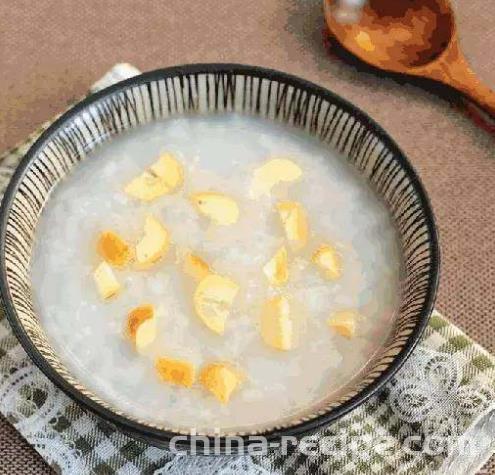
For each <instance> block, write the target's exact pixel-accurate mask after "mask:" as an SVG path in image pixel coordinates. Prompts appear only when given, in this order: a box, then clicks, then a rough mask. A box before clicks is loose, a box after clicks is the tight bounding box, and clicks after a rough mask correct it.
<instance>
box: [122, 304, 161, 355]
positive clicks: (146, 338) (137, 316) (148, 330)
mask: <svg viewBox="0 0 495 475" xmlns="http://www.w3.org/2000/svg"><path fill="white" fill-rule="evenodd" d="M127 336H128V337H129V339H130V340H131V341H132V342H133V343H134V345H135V347H136V350H137V351H141V350H143V349H144V348H146V347H147V346H148V345H150V344H151V343H153V341H154V339H155V337H156V320H155V311H154V309H153V305H141V306H140V307H136V308H134V309H133V310H131V311H130V312H129V315H127Z"/></svg>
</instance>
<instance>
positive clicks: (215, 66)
mask: <svg viewBox="0 0 495 475" xmlns="http://www.w3.org/2000/svg"><path fill="white" fill-rule="evenodd" d="M215 73H231V74H236V75H246V76H251V77H260V78H265V79H272V80H275V81H279V82H284V83H287V84H288V85H291V86H294V87H300V88H302V89H305V90H307V91H309V92H311V93H313V94H315V95H319V96H322V97H323V98H324V99H328V100H329V101H331V102H333V103H335V104H337V105H338V106H339V107H340V108H342V109H343V110H345V111H346V112H348V113H349V114H351V115H352V116H354V117H356V118H357V119H359V120H360V121H361V122H363V123H364V124H365V125H366V126H367V127H369V128H370V129H371V130H372V131H373V133H374V134H375V135H376V136H377V137H379V139H380V140H381V141H382V142H383V143H384V144H385V145H386V146H387V148H388V149H389V150H390V151H391V152H392V153H393V154H394V155H395V156H396V159H397V160H399V162H400V163H401V166H402V167H403V169H404V170H405V172H406V173H407V174H408V176H409V178H410V180H411V183H412V184H413V185H414V186H415V188H416V190H417V193H418V198H419V201H420V204H421V207H422V209H423V211H424V214H425V223H426V226H427V228H428V232H429V235H430V247H431V270H430V277H431V278H430V285H429V287H428V290H427V294H426V299H425V303H424V305H423V307H422V308H421V310H420V315H419V320H418V323H417V325H416V327H415V328H414V330H413V332H412V333H411V335H409V337H408V340H407V341H406V344H405V345H404V347H403V348H402V349H401V351H400V352H399V353H398V354H397V355H396V356H395V358H394V360H393V361H392V363H391V364H390V365H389V366H388V367H387V368H386V369H385V371H384V372H383V373H382V374H381V375H380V376H379V377H378V378H377V379H376V380H374V381H373V382H372V383H371V384H370V385H368V386H367V387H366V388H364V389H363V390H362V391H360V392H359V393H358V394H357V395H355V396H354V397H352V398H351V399H349V400H348V401H346V402H345V403H343V404H342V405H340V406H338V407H336V408H333V409H331V410H330V411H328V412H326V413H324V414H321V415H318V416H316V417H314V418H312V419H310V420H307V421H303V422H299V423H298V424H295V425H293V426H291V427H286V428H282V429H273V430H269V431H266V432H257V433H256V437H259V436H264V437H266V439H267V441H268V442H272V441H273V442H277V441H279V440H280V438H281V437H282V436H296V437H297V436H301V435H304V434H306V433H311V432H313V431H315V430H317V429H319V428H321V427H322V426H326V425H328V424H330V423H332V422H334V421H335V420H337V419H339V418H340V417H342V416H344V415H345V414H347V413H348V412H349V411H351V410H352V409H354V408H356V407H357V406H359V405H360V404H362V403H363V402H365V401H366V400H367V399H368V398H370V397H371V396H372V395H373V394H374V393H376V392H377V391H378V390H379V389H380V388H381V387H382V386H383V385H384V384H385V383H386V382H387V381H389V379H390V378H392V377H393V375H394V374H395V373H396V372H397V371H398V370H399V368H400V367H401V366H402V365H403V364H404V362H405V361H406V360H407V358H408V357H409V355H410V354H411V352H412V351H413V349H414V348H415V347H416V345H417V343H418V342H419V340H420V338H421V336H422V334H423V332H424V330H425V328H426V326H427V324H428V320H429V317H430V315H431V312H432V311H433V307H434V303H435V298H436V293H437V289H438V282H439V275H440V248H439V243H438V233H437V227H436V224H435V218H434V214H433V210H432V208H431V204H430V200H429V198H428V196H427V194H426V192H425V189H424V187H423V184H422V182H421V180H420V179H419V177H418V174H417V173H416V171H415V169H414V168H413V166H412V165H411V163H410V162H409V160H408V159H407V158H406V156H405V154H404V153H403V152H402V150H401V149H400V148H399V146H398V145H397V143H396V142H395V141H394V140H393V139H392V138H391V137H390V136H389V135H388V134H387V133H386V132H385V130H384V129H383V128H382V127H381V126H380V125H379V124H378V123H377V122H375V121H374V120H373V119H372V118H371V117H369V116H368V115H367V114H366V113H365V112H363V111H362V110H361V109H359V108H358V107H356V106H355V105H353V104H351V103H350V102H349V101H348V100H346V99H343V98H342V97H340V96H339V95H337V94H336V93H334V92H332V91H330V90H328V89H326V88H324V87H322V86H319V85H317V84H315V83H313V82H311V81H308V80H306V79H302V78H299V77H297V76H294V75H292V74H288V73H284V72H281V71H277V70H274V69H269V68H264V67H260V66H250V65H244V64H236V63H197V64H185V65H180V66H172V67H168V68H162V69H156V70H153V71H149V72H145V73H143V74H140V75H137V76H134V77H131V78H129V79H126V80H124V81H120V82H118V83H116V84H113V85H111V86H109V87H107V88H105V89H102V90H101V91H99V92H96V93H94V94H91V95H89V96H88V97H86V98H85V99H83V100H82V101H80V102H79V103H78V104H76V105H75V106H73V107H72V108H71V109H69V110H68V111H67V112H65V113H64V114H63V115H62V116H60V117H59V118H58V119H57V120H56V121H55V122H54V123H53V124H52V125H51V126H49V127H48V128H47V129H46V130H45V131H44V132H43V133H42V134H41V136H40V137H39V138H38V139H37V140H36V142H35V143H34V144H33V145H32V146H31V148H30V149H29V150H28V152H27V153H26V155H25V156H24V157H23V159H22V160H21V162H20V164H19V165H18V167H17V169H16V171H15V173H14V174H13V177H12V179H11V181H10V183H9V185H8V187H7V190H6V192H5V194H4V197H3V200H2V205H1V209H0V293H1V295H2V299H3V304H4V308H5V310H6V314H7V318H8V320H9V322H10V324H11V326H12V329H13V331H14V334H15V335H16V337H17V339H18V340H19V342H20V343H21V345H22V346H23V348H24V350H25V351H26V353H27V354H28V355H29V357H30V358H31V360H32V361H33V362H34V363H35V364H36V366H38V368H39V369H40V370H41V371H42V372H43V373H44V374H45V375H46V376H47V377H48V378H49V379H50V380H51V381H52V382H53V383H54V384H55V385H56V386H57V387H58V388H59V389H61V390H62V391H63V392H64V393H65V394H67V395H68V396H69V397H71V398H72V399H73V400H75V401H77V402H78V403H80V404H81V405H82V406H83V407H85V408H87V409H89V410H90V411H91V412H93V413H94V414H96V415H97V416H99V417H101V418H102V419H104V420H105V421H107V422H109V423H110V424H112V425H114V426H116V427H118V428H120V429H121V430H122V431H124V432H126V433H128V434H131V435H133V434H134V435H136V436H137V437H140V438H144V439H146V440H149V441H154V442H155V444H157V443H158V445H168V443H169V442H170V440H171V439H172V438H173V437H174V436H180V437H184V435H183V434H179V433H177V432H172V431H168V430H163V429H158V428H155V427H151V426H148V425H146V424H142V423H139V422H136V421H133V420H132V419H129V418H127V417H126V416H123V415H119V414H116V413H115V412H113V411H112V410H110V409H107V408H106V407H104V406H102V405H100V404H99V403H97V402H95V401H93V400H92V399H90V398H89V397H88V396H86V395H84V394H82V393H81V392H80V391H79V390H77V389H76V388H75V387H73V386H72V385H71V384H69V383H68V382H67V381H66V380H65V379H64V378H63V377H62V376H61V375H59V373H58V372H57V371H55V370H54V369H53V368H52V367H51V366H50V364H49V363H48V362H47V361H46V359H45V358H44V357H43V355H42V354H41V352H40V351H39V350H38V349H37V348H36V346H35V345H34V344H33V343H32V341H31V339H30V338H29V336H28V335H27V333H26V331H25V329H24V327H23V326H22V324H21V322H20V320H19V318H18V316H17V313H16V311H15V308H14V305H13V302H12V298H11V295H10V291H9V287H8V283H7V274H6V265H5V258H4V256H5V247H6V242H5V235H6V225H7V220H8V216H9V211H10V208H11V205H12V202H13V200H14V197H15V194H16V192H17V189H18V187H19V185H20V182H21V181H22V179H23V177H24V175H25V173H26V171H27V169H28V167H29V165H30V164H31V162H32V160H33V159H34V158H35V157H36V155H37V153H38V151H39V150H40V149H42V147H43V146H44V145H45V143H46V142H47V141H48V140H49V139H50V138H51V137H52V136H53V135H54V134H56V133H57V132H58V131H59V130H60V129H61V128H63V127H64V125H65V124H66V123H68V122H70V121H71V120H72V119H74V118H75V117H76V116H77V115H78V114H79V113H80V112H81V111H82V110H83V109H85V108H86V107H88V106H91V105H92V104H94V103H95V102H98V101H99V100H100V99H102V98H104V97H106V96H109V95H111V94H113V93H115V92H119V91H123V90H125V89H126V88H128V87H132V86H139V85H142V84H145V83H147V82H152V81H156V80H160V79H166V78H171V77H177V76H185V75H191V74H215ZM244 432H246V434H245V435H242V436H240V437H241V438H242V439H243V442H244V446H245V447H247V446H249V437H250V435H251V434H250V433H249V430H248V429H247V430H246V431H244ZM253 434H254V433H253ZM186 437H187V439H186V441H185V442H184V446H186V447H187V446H188V445H189V443H190V442H191V438H192V436H186ZM227 439H228V436H219V437H213V436H210V437H209V441H210V444H211V445H210V447H211V446H213V444H216V446H220V447H225V446H226V441H227ZM182 440H183V439H182ZM255 440H256V443H258V444H259V439H257V438H256V439H255Z"/></svg>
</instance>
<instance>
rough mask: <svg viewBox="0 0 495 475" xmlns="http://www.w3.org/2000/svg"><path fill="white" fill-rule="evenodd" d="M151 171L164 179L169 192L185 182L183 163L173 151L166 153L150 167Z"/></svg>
mask: <svg viewBox="0 0 495 475" xmlns="http://www.w3.org/2000/svg"><path fill="white" fill-rule="evenodd" d="M150 170H151V173H152V174H154V175H156V176H157V177H159V178H161V179H163V181H164V182H165V183H166V185H167V186H168V188H169V190H168V192H169V193H170V192H172V191H175V190H177V189H178V188H179V187H180V186H182V183H183V182H184V170H183V168H182V165H181V164H180V163H179V162H178V161H177V159H176V158H175V157H174V156H173V155H172V154H171V153H164V154H163V155H161V156H160V158H159V159H158V161H157V162H155V163H154V164H153V165H151V167H150Z"/></svg>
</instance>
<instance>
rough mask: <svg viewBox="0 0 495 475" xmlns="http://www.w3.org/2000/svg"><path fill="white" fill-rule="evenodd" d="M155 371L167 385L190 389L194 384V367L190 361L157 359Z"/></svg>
mask: <svg viewBox="0 0 495 475" xmlns="http://www.w3.org/2000/svg"><path fill="white" fill-rule="evenodd" d="M155 369H156V372H157V373H158V377H159V378H160V379H161V380H162V381H165V382H167V383H171V384H175V385H177V386H185V387H186V388H190V387H191V386H192V385H193V383H194V377H195V370H194V366H193V365H192V364H191V363H189V362H188V361H183V360H176V359H172V358H157V359H156V361H155Z"/></svg>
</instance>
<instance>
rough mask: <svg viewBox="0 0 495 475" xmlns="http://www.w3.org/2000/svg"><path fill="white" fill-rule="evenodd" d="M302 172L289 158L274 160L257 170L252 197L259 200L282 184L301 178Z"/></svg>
mask: <svg viewBox="0 0 495 475" xmlns="http://www.w3.org/2000/svg"><path fill="white" fill-rule="evenodd" d="M301 175H302V170H301V169H300V168H299V166H298V165H296V164H295V163H294V162H293V161H291V160H288V159H287V158H273V159H271V160H268V161H267V162H266V163H265V164H264V165H262V166H261V167H259V168H257V169H256V170H255V171H254V174H253V180H252V182H251V196H252V197H253V198H258V197H260V196H262V195H267V194H269V193H270V191H271V189H272V188H273V187H274V186H275V185H277V184H278V183H280V182H292V181H295V180H297V179H298V178H300V176H301Z"/></svg>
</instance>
